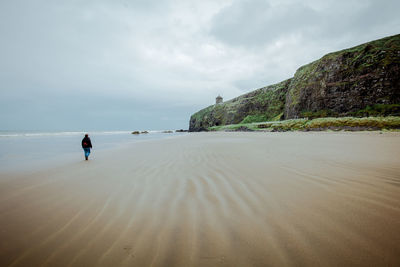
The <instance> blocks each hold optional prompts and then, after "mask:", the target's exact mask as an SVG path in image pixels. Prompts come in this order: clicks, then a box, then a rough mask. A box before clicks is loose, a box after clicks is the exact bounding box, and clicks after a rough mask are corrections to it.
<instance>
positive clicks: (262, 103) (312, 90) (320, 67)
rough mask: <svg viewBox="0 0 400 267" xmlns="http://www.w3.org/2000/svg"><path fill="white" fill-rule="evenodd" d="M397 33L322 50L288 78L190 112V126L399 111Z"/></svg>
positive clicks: (200, 128) (195, 128) (202, 127)
mask: <svg viewBox="0 0 400 267" xmlns="http://www.w3.org/2000/svg"><path fill="white" fill-rule="evenodd" d="M399 73H400V35H395V36H391V37H386V38H383V39H380V40H376V41H373V42H369V43H366V44H362V45H359V46H356V47H353V48H349V49H345V50H342V51H338V52H334V53H330V54H327V55H325V56H323V57H322V58H321V59H319V60H316V61H314V62H312V63H310V64H307V65H305V66H302V67H300V68H299V69H298V70H297V71H296V73H295V75H294V77H293V78H291V79H288V80H286V81H283V82H281V83H278V84H275V85H271V86H267V87H264V88H261V89H257V90H255V91H252V92H250V93H247V94H244V95H242V96H239V97H237V98H234V99H232V100H230V101H227V102H225V103H221V104H217V105H212V106H209V107H207V108H205V109H202V110H200V111H199V112H197V113H195V114H193V115H192V116H191V118H190V125H189V130H190V131H206V130H208V129H209V128H210V127H213V126H222V125H230V124H236V125H237V124H249V123H250V124H251V125H253V123H257V122H262V121H275V120H284V119H286V120H287V119H297V118H306V119H313V118H320V117H346V116H356V117H360V116H389V115H396V116H399V115H400V75H399Z"/></svg>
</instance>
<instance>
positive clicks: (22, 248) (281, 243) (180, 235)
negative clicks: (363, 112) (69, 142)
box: [0, 133, 400, 266]
mask: <svg viewBox="0 0 400 267" xmlns="http://www.w3.org/2000/svg"><path fill="white" fill-rule="evenodd" d="M399 151H400V134H398V133H384V134H379V133H196V134H189V135H187V136H182V137H179V138H172V139H165V140H158V141H156V140H152V141H147V142H143V143H138V144H134V145H132V146H130V147H127V148H124V149H119V150H115V151H108V152H107V153H105V152H103V153H100V152H99V153H97V154H96V153H94V154H93V160H92V161H89V162H83V161H77V162H76V163H74V164H72V165H68V166H64V167H57V168H54V169H49V170H42V171H38V172H35V173H27V174H18V175H15V176H10V175H2V177H1V179H0V191H1V195H0V229H1V230H0V240H1V241H0V265H1V266H338V265H342V266H367V265H368V266H373V265H374V266H382V265H385V266H398V265H400V258H399V257H398V255H400V232H399V231H398V229H400V201H399V200H400V152H399Z"/></svg>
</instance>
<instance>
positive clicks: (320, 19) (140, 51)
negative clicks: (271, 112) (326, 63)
mask: <svg viewBox="0 0 400 267" xmlns="http://www.w3.org/2000/svg"><path fill="white" fill-rule="evenodd" d="M399 10H400V1H398V0H343V1H341V0H324V1H320V0H301V1H297V0H284V1H282V0H201V1H191V0H181V1H179V0H157V1H149V0H134V1H128V0H125V1H123V0H109V1H106V0H96V1H94V0H93V1H91V0H81V1H78V0H65V1H61V0H60V1H51V0H47V1H44V0H35V1H30V0H25V1H21V0H12V1H11V0H10V1H7V0H0V38H1V39H0V130H137V129H143V130H144V129H150V130H151V129H178V128H179V129H180V128H184V129H187V128H188V123H189V118H190V115H191V114H192V113H194V112H196V111H197V110H199V109H201V108H204V107H206V106H208V105H211V104H213V103H214V102H215V97H216V96H217V95H218V94H221V95H222V96H223V97H224V99H225V100H228V99H230V98H233V97H236V96H238V95H241V94H243V93H246V92H249V91H252V90H254V89H257V88H260V87H263V86H266V85H269V84H273V83H277V82H280V81H282V80H284V79H287V78H290V77H292V76H293V74H294V72H295V71H296V69H297V68H299V67H300V66H301V65H304V64H306V63H309V62H311V61H313V60H316V59H318V58H320V57H322V56H323V55H324V54H326V53H329V52H333V51H336V50H340V49H344V48H348V47H351V46H355V45H358V44H361V43H364V42H367V41H371V40H374V39H379V38H382V37H386V36H389V35H394V34H398V33H400V16H399Z"/></svg>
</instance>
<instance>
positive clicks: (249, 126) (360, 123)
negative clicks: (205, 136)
mask: <svg viewBox="0 0 400 267" xmlns="http://www.w3.org/2000/svg"><path fill="white" fill-rule="evenodd" d="M383 129H384V130H392V129H400V117H396V116H388V117H368V118H355V117H341V118H331V117H329V118H318V119H291V120H285V121H278V122H261V123H240V124H231V125H223V126H213V127H210V128H209V129H208V130H209V131H268V132H276V131H279V132H281V131H283V132H285V131H322V130H334V131H340V130H349V131H352V130H383Z"/></svg>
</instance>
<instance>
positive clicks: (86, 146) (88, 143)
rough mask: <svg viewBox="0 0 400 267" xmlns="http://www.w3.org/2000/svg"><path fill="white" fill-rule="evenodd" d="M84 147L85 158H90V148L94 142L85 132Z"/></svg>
mask: <svg viewBox="0 0 400 267" xmlns="http://www.w3.org/2000/svg"><path fill="white" fill-rule="evenodd" d="M82 148H83V151H84V152H85V160H88V159H89V154H90V149H91V148H92V142H91V141H90V138H89V135H88V134H85V137H84V138H83V139H82Z"/></svg>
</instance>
